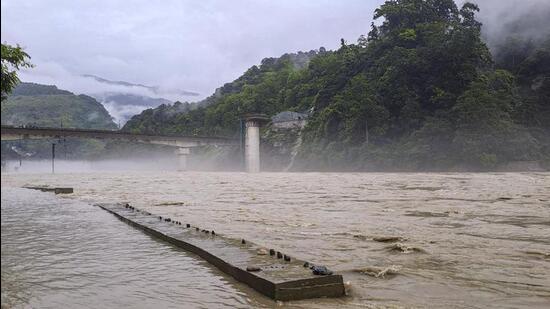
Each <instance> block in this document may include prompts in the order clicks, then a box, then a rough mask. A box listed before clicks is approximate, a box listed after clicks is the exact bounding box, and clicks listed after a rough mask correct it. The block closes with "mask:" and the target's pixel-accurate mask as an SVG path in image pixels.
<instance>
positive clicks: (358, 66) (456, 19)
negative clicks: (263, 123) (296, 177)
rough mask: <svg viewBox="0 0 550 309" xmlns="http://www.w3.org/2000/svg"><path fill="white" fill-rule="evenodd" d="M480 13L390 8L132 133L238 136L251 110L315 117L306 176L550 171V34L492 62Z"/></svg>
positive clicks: (148, 117)
mask: <svg viewBox="0 0 550 309" xmlns="http://www.w3.org/2000/svg"><path fill="white" fill-rule="evenodd" d="M477 11H478V8H477V6H475V5H473V4H470V3H466V4H464V5H463V6H462V7H460V8H459V7H457V5H456V4H455V2H454V1H452V0H444V1H431V0H428V1H426V0H424V1H422V0H401V1H387V2H386V3H385V4H383V5H382V6H381V7H380V8H379V9H377V10H376V11H375V13H374V17H375V20H377V21H379V23H378V24H379V25H378V26H376V25H374V24H373V25H371V29H370V31H369V32H368V34H367V35H365V36H361V37H360V38H359V39H358V41H357V43H355V44H348V43H346V42H344V41H342V42H341V47H340V48H339V49H338V50H336V51H326V50H324V49H322V48H321V49H320V50H319V51H312V52H308V53H299V54H287V55H284V56H282V57H280V58H267V59H264V60H263V61H262V63H261V65H259V66H253V67H251V68H250V69H249V70H247V71H246V72H245V73H244V74H243V75H242V76H241V77H240V78H238V79H237V80H236V81H234V82H232V83H229V84H226V85H225V86H224V87H222V88H220V89H218V90H217V91H216V93H215V94H214V95H213V96H212V97H210V98H209V99H207V100H206V101H205V102H203V103H202V104H201V105H200V106H199V107H197V108H193V107H192V106H191V105H189V104H181V103H177V104H175V105H174V106H160V107H159V108H156V109H151V110H146V111H144V112H143V113H142V114H140V115H138V116H135V117H134V118H133V119H131V120H130V121H129V122H128V123H127V125H126V126H125V127H124V129H125V130H130V131H140V132H156V133H172V134H174V133H181V134H197V135H228V136H235V135H236V134H237V133H238V118H239V115H241V114H243V113H249V112H260V113H266V114H268V115H270V116H271V115H274V114H276V113H277V112H280V111H284V110H294V111H310V112H311V116H310V120H309V122H308V124H307V126H306V127H305V128H304V130H303V131H302V132H301V136H302V143H301V145H300V146H299V149H298V155H297V156H296V161H295V164H294V165H293V167H294V168H295V169H302V170H320V169H338V170H380V169H386V170H411V169H412V170H434V169H454V168H461V169H474V170H479V169H493V168H496V167H497V166H500V165H502V164H506V163H510V162H516V161H539V162H543V164H544V162H546V164H547V162H548V161H549V159H550V137H549V136H550V78H549V76H550V34H547V35H546V38H545V39H538V40H532V39H526V38H525V39H524V40H521V39H518V38H517V37H515V36H514V33H510V39H509V40H505V41H504V43H503V44H502V46H500V47H499V48H497V49H495V50H494V55H493V54H492V53H491V51H490V50H489V48H488V47H487V45H486V44H485V42H484V41H483V40H482V39H481V35H480V34H481V27H482V25H481V24H480V23H479V22H478V21H477V20H476V18H475V14H476V12H477ZM296 59H301V60H300V61H299V62H297V61H296Z"/></svg>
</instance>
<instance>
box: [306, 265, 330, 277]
mask: <svg viewBox="0 0 550 309" xmlns="http://www.w3.org/2000/svg"><path fill="white" fill-rule="evenodd" d="M311 270H312V272H313V274H314V275H318V276H330V275H332V271H331V270H329V269H328V268H326V266H312V267H311Z"/></svg>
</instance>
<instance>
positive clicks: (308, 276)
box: [98, 204, 345, 301]
mask: <svg viewBox="0 0 550 309" xmlns="http://www.w3.org/2000/svg"><path fill="white" fill-rule="evenodd" d="M98 206H100V207H101V208H103V209H105V210H107V211H109V212H111V213H112V214H114V215H115V216H116V217H117V218H119V219H120V220H122V221H124V222H126V223H128V224H130V225H132V226H134V227H137V228H139V229H141V230H143V231H144V232H146V233H148V234H150V235H152V236H154V237H157V238H159V239H162V240H165V241H167V242H169V243H171V244H173V245H175V246H177V247H180V248H182V249H184V250H187V251H189V252H192V253H195V254H196V255H198V256H200V257H201V258H203V259H205V260H206V261H208V262H209V263H211V264H212V265H214V266H216V267H217V268H219V269H220V270H221V271H223V272H225V273H226V274H228V275H230V276H232V277H234V278H235V279H236V280H238V281H240V282H243V283H245V284H247V285H249V286H250V287H252V288H253V289H255V290H257V291H258V292H260V293H262V294H264V295H265V296H268V297H270V298H272V299H275V300H281V301H286V300H297V299H307V298H318V297H340V296H344V293H345V292H344V282H343V278H342V276H341V275H325V276H315V275H313V274H312V271H311V270H310V269H308V268H304V267H303V264H304V261H301V260H298V259H295V258H293V259H292V261H288V262H285V261H282V260H280V259H277V258H274V257H273V256H270V255H267V254H266V255H258V254H257V250H258V249H260V248H262V246H259V245H257V244H254V243H251V242H250V241H246V242H245V244H242V243H241V242H242V240H241V239H234V238H229V237H225V236H220V235H217V236H216V237H207V236H206V235H205V234H204V233H203V232H200V229H198V228H197V230H198V231H197V230H194V229H185V228H182V227H179V226H177V225H174V224H168V223H167V222H164V221H159V220H158V219H156V218H155V217H151V216H147V215H144V214H142V213H140V212H135V211H131V210H129V209H127V208H125V207H124V206H123V205H121V204H101V205H98ZM279 254H281V253H280V252H279ZM281 257H282V254H281ZM251 266H253V267H258V268H260V270H261V271H250V270H248V269H249V267H251Z"/></svg>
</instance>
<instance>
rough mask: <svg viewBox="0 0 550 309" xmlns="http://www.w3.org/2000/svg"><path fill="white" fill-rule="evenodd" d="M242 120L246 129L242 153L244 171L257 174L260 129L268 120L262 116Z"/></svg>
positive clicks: (258, 167)
mask: <svg viewBox="0 0 550 309" xmlns="http://www.w3.org/2000/svg"><path fill="white" fill-rule="evenodd" d="M244 119H245V127H246V138H245V151H244V154H245V164H246V171H247V172H249V173H258V172H259V171H260V127H261V125H262V123H264V122H266V121H267V120H268V118H267V117H265V116H264V115H247V116H245V117H244Z"/></svg>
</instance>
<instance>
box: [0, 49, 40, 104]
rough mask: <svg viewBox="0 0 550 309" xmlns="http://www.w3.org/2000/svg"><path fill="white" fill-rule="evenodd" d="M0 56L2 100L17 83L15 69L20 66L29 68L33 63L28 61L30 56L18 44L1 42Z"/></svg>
mask: <svg viewBox="0 0 550 309" xmlns="http://www.w3.org/2000/svg"><path fill="white" fill-rule="evenodd" d="M0 58H1V59H2V76H1V78H2V79H1V96H2V101H4V100H5V99H6V98H7V96H8V94H9V93H10V92H11V91H12V90H13V88H14V87H15V86H16V85H17V84H18V83H19V77H17V71H18V70H19V69H20V68H30V67H32V66H33V65H32V64H31V63H30V62H29V60H30V58H31V57H30V56H29V55H28V54H27V53H26V52H25V51H23V48H21V47H20V46H19V45H17V46H15V47H13V46H11V45H9V44H2V50H1V57H0Z"/></svg>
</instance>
